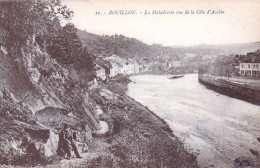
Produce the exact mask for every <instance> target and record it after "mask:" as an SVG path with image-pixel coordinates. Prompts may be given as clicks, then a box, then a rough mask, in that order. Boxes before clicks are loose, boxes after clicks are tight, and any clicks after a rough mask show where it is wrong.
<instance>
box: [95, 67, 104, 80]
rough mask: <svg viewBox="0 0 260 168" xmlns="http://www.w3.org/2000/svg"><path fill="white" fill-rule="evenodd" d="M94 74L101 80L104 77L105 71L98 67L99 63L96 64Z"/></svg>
mask: <svg viewBox="0 0 260 168" xmlns="http://www.w3.org/2000/svg"><path fill="white" fill-rule="evenodd" d="M96 69H97V70H96V76H97V77H98V78H100V79H102V80H105V79H106V71H105V69H104V68H102V67H100V66H99V65H97V66H96Z"/></svg>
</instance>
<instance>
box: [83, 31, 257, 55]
mask: <svg viewBox="0 0 260 168" xmlns="http://www.w3.org/2000/svg"><path fill="white" fill-rule="evenodd" d="M78 36H79V37H80V39H81V41H82V43H83V46H85V47H87V48H88V51H89V52H90V53H91V54H95V55H99V56H103V57H106V56H111V55H112V54H117V55H119V56H121V57H124V58H152V57H158V56H159V57H161V58H180V59H182V58H184V57H190V56H194V55H195V56H209V57H210V56H214V57H216V56H218V55H229V54H246V53H247V52H252V51H256V50H257V49H260V42H255V43H244V44H221V45H206V44H201V45H196V46H192V47H184V46H171V47H164V46H162V45H148V44H145V43H143V42H142V41H140V40H137V39H135V38H128V37H125V36H123V35H117V34H116V35H113V36H108V35H103V36H102V35H95V34H92V33H88V32H86V31H83V30H78Z"/></svg>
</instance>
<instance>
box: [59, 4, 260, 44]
mask: <svg viewBox="0 0 260 168" xmlns="http://www.w3.org/2000/svg"><path fill="white" fill-rule="evenodd" d="M62 2H63V4H65V5H67V6H68V8H70V9H71V10H73V11H74V17H73V19H72V20H71V22H72V23H74V24H75V25H76V26H77V27H78V28H79V29H82V30H86V31H88V32H90V33H94V34H99V35H103V34H104V35H113V34H122V35H125V36H127V37H131V38H137V39H138V40H141V41H143V42H145V43H147V44H162V45H164V46H192V45H198V44H234V43H247V42H257V41H260V31H259V30H260V11H259V9H260V1H259V0H229V1H226V0H214V1H211V0H189V1H188V0H164V1H162V0H161V1H159V0H62ZM110 10H135V11H136V12H137V14H135V15H109V11H110ZM145 10H147V11H152V10H166V11H169V10H170V11H174V12H175V13H174V14H168V15H165V14H164V15H151V14H150V15H147V14H144V12H145ZM186 10H188V11H189V12H190V11H191V10H193V11H194V12H195V14H182V15H180V14H176V11H184V12H185V11H186ZM201 10H202V11H205V12H206V13H207V11H208V10H216V11H219V10H222V11H224V14H197V12H199V11H201ZM96 12H101V13H102V15H96ZM105 13H106V14H105Z"/></svg>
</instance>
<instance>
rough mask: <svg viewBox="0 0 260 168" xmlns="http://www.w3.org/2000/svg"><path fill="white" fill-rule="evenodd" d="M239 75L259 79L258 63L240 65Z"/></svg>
mask: <svg viewBox="0 0 260 168" xmlns="http://www.w3.org/2000/svg"><path fill="white" fill-rule="evenodd" d="M239 67H240V70H239V72H240V75H242V76H254V77H260V63H244V62H242V63H240V65H239Z"/></svg>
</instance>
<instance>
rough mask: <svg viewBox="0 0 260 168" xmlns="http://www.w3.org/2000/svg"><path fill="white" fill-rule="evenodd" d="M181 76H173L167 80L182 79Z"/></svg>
mask: <svg viewBox="0 0 260 168" xmlns="http://www.w3.org/2000/svg"><path fill="white" fill-rule="evenodd" d="M183 76H184V75H173V76H171V77H170V78H169V79H178V78H182V77H183Z"/></svg>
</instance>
